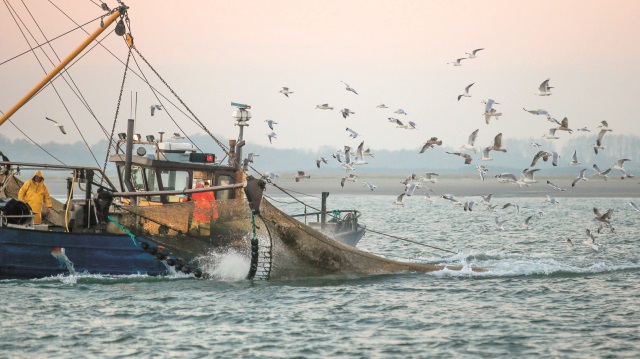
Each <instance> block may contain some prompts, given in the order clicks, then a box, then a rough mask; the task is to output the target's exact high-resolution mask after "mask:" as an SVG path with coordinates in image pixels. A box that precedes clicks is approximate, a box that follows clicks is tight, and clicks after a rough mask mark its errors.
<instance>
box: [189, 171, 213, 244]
mask: <svg viewBox="0 0 640 359" xmlns="http://www.w3.org/2000/svg"><path fill="white" fill-rule="evenodd" d="M196 188H205V185H204V182H203V181H202V180H198V181H197V182H196ZM191 200H192V201H193V202H194V208H193V224H192V227H193V228H196V229H199V232H200V234H201V235H209V234H210V223H211V220H212V219H218V206H217V205H216V202H215V201H216V197H215V195H214V194H213V191H208V192H196V193H193V194H191Z"/></svg>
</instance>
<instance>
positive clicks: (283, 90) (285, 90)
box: [279, 86, 293, 97]
mask: <svg viewBox="0 0 640 359" xmlns="http://www.w3.org/2000/svg"><path fill="white" fill-rule="evenodd" d="M279 92H280V93H281V94H283V95H285V96H287V97H289V94H290V93H293V91H289V88H288V87H284V86H283V87H282V90H280V91H279Z"/></svg>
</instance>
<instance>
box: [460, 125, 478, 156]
mask: <svg viewBox="0 0 640 359" xmlns="http://www.w3.org/2000/svg"><path fill="white" fill-rule="evenodd" d="M478 131H480V129H477V130H475V131H473V132H471V134H470V135H469V139H468V140H467V143H466V144H464V145H462V146H460V149H461V150H463V151H466V150H470V151H473V153H478V149H477V148H475V147H474V145H475V143H476V138H478Z"/></svg>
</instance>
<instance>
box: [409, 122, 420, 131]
mask: <svg viewBox="0 0 640 359" xmlns="http://www.w3.org/2000/svg"><path fill="white" fill-rule="evenodd" d="M417 129H418V125H416V123H415V122H413V121H409V122H408V125H407V130H417Z"/></svg>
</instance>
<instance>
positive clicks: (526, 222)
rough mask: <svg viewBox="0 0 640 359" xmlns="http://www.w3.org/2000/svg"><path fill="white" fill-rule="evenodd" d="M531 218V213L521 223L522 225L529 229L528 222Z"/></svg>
mask: <svg viewBox="0 0 640 359" xmlns="http://www.w3.org/2000/svg"><path fill="white" fill-rule="evenodd" d="M531 218H533V215H531V216H529V217H527V219H525V220H524V223H523V224H522V227H524V228H526V229H529V223H530V222H531Z"/></svg>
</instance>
